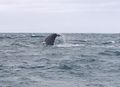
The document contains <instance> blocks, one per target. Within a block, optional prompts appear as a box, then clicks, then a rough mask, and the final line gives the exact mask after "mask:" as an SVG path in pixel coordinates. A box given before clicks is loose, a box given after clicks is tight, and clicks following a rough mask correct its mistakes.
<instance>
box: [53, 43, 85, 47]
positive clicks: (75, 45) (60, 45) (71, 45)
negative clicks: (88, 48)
mask: <svg viewBox="0 0 120 87" xmlns="http://www.w3.org/2000/svg"><path fill="white" fill-rule="evenodd" d="M79 46H84V44H68V43H65V44H58V45H55V47H79Z"/></svg>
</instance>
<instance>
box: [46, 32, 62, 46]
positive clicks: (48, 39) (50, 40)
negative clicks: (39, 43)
mask: <svg viewBox="0 0 120 87" xmlns="http://www.w3.org/2000/svg"><path fill="white" fill-rule="evenodd" d="M59 36H60V35H59V34H57V33H52V34H50V35H49V36H47V37H46V38H45V44H46V45H54V42H55V39H56V37H59Z"/></svg>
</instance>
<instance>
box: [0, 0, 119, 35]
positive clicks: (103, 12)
mask: <svg viewBox="0 0 120 87" xmlns="http://www.w3.org/2000/svg"><path fill="white" fill-rule="evenodd" d="M0 32H38V33H39V32H41V33H42V32H50V33H51V32H58V33H61V32H62V33H63V32H64V33H120V0H0Z"/></svg>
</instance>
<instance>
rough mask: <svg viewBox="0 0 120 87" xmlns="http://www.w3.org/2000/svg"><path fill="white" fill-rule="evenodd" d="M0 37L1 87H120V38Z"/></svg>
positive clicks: (0, 35) (82, 35)
mask: <svg viewBox="0 0 120 87" xmlns="http://www.w3.org/2000/svg"><path fill="white" fill-rule="evenodd" d="M47 35H48V34H42V33H41V34H35V33H31V34H20V33H19V34H9V33H6V34H3V33H1V34H0V87H120V34H63V36H64V37H62V38H60V37H59V38H57V39H56V42H55V45H54V46H45V45H44V44H43V41H44V39H45V38H46V36H47Z"/></svg>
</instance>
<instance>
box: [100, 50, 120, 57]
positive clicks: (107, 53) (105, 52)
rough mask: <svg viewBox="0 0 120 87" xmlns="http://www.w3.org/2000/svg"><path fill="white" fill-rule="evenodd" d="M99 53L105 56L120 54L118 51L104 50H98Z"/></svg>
mask: <svg viewBox="0 0 120 87" xmlns="http://www.w3.org/2000/svg"><path fill="white" fill-rule="evenodd" d="M99 54H100V55H107V56H120V51H113V50H106V51H104V52H100V53H99Z"/></svg>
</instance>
